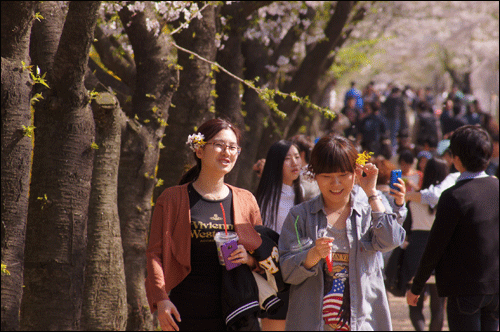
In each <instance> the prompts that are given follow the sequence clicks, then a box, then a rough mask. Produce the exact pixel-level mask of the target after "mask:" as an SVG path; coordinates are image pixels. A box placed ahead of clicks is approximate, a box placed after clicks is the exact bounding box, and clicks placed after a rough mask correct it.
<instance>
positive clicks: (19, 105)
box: [1, 1, 36, 331]
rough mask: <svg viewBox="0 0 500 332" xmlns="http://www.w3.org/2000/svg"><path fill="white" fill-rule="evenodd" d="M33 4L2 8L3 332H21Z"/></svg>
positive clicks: (30, 140)
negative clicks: (4, 270) (26, 131)
mask: <svg viewBox="0 0 500 332" xmlns="http://www.w3.org/2000/svg"><path fill="white" fill-rule="evenodd" d="M35 6H36V2H35V1H19V2H18V1H12V2H11V1H9V2H7V1H3V2H2V14H1V15H2V37H1V38H2V51H1V57H2V59H1V61H2V63H1V66H2V75H1V76H2V78H1V81H2V84H1V90H2V108H1V110H2V111H1V112H2V113H1V114H2V228H1V231H2V232H1V233H2V241H1V243H2V264H5V265H6V266H7V270H8V271H9V273H10V274H9V275H2V331H14V330H19V310H20V308H21V298H22V294H23V288H22V285H23V278H24V276H23V273H24V245H25V236H26V219H27V216H28V196H29V181H30V173H31V154H32V152H33V138H30V137H28V136H27V135H24V133H23V128H22V125H24V126H25V127H28V126H30V125H32V116H31V111H30V93H31V84H30V83H29V82H30V77H29V71H28V70H27V69H24V70H21V67H22V65H21V61H24V62H25V63H26V65H28V64H29V63H30V60H29V56H28V49H29V35H30V30H31V25H32V23H33V14H34V8H35Z"/></svg>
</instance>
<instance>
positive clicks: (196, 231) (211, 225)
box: [167, 184, 234, 328]
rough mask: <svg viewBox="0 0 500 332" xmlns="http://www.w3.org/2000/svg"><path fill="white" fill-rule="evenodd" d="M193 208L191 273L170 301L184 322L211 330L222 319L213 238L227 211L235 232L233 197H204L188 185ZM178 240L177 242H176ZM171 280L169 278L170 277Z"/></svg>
mask: <svg viewBox="0 0 500 332" xmlns="http://www.w3.org/2000/svg"><path fill="white" fill-rule="evenodd" d="M188 193H189V204H190V208H191V272H190V273H189V274H188V275H187V277H186V278H185V279H184V280H183V281H182V282H181V283H180V284H179V285H177V286H176V287H175V288H174V289H172V291H171V292H170V295H169V296H170V300H171V301H172V303H174V305H175V306H176V307H177V310H179V313H180V315H181V319H182V323H183V322H184V320H185V319H186V320H193V319H194V320H202V321H204V322H203V325H205V327H206V328H208V327H209V326H210V325H213V324H216V322H218V321H219V320H221V319H222V309H221V288H220V287H221V278H222V276H221V271H222V270H221V265H220V264H219V260H218V256H217V247H216V245H215V241H214V236H215V234H216V233H217V232H224V213H223V211H222V207H221V203H222V206H223V208H224V212H225V217H226V224H227V227H228V231H234V223H233V213H232V210H233V206H232V205H233V199H232V198H233V195H232V192H231V191H230V192H229V195H228V196H226V197H225V198H223V199H221V200H208V199H205V198H203V197H202V196H201V195H200V194H199V193H198V192H197V191H196V190H195V189H194V188H193V185H192V184H189V185H188ZM175 240H176V239H174V241H175ZM167 277H168V276H167Z"/></svg>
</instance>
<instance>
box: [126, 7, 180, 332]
mask: <svg viewBox="0 0 500 332" xmlns="http://www.w3.org/2000/svg"><path fill="white" fill-rule="evenodd" d="M150 6H151V4H149V3H147V5H146V9H145V11H144V12H136V13H131V12H130V11H129V10H128V9H127V8H126V7H124V8H123V9H122V10H120V12H119V16H120V19H121V21H122V23H123V26H124V27H125V31H126V33H127V35H128V37H129V40H130V42H131V44H132V48H133V50H134V60H135V62H136V70H137V72H136V84H135V86H136V88H135V91H134V94H133V97H132V108H133V113H134V114H136V115H137V119H139V120H137V119H135V118H133V119H130V120H129V121H128V123H127V125H126V128H125V130H124V131H123V132H122V144H121V154H120V167H119V172H118V213H119V216H120V228H121V235H122V244H123V256H124V264H125V276H126V281H127V303H128V308H129V312H128V321H127V330H152V329H153V320H152V315H151V314H150V310H149V305H148V302H147V299H146V291H145V285H144V280H145V277H146V275H145V274H146V245H147V238H148V231H149V224H150V218H151V204H152V202H151V200H152V196H153V188H154V186H155V183H156V181H155V168H156V166H157V165H158V159H159V151H160V149H159V143H160V140H161V138H162V136H163V133H164V131H165V127H164V125H165V124H166V120H167V116H168V111H169V107H170V103H171V100H172V95H173V93H174V91H175V89H176V88H177V86H178V77H177V73H176V71H175V69H174V67H173V66H172V68H169V63H168V56H169V53H170V51H171V49H170V48H169V47H168V45H170V43H169V41H168V40H167V38H166V37H165V36H164V35H161V34H160V35H159V36H155V33H154V31H148V29H147V24H146V18H149V19H150V20H154V19H155V18H154V15H153V13H152V10H151V9H150ZM134 117H135V116H134ZM146 120H148V121H149V122H148V121H146Z"/></svg>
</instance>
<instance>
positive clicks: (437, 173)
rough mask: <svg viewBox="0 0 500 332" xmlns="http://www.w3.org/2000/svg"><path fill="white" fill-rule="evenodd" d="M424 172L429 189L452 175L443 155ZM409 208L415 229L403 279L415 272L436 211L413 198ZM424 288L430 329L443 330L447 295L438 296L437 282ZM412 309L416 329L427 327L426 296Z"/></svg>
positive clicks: (405, 261)
mask: <svg viewBox="0 0 500 332" xmlns="http://www.w3.org/2000/svg"><path fill="white" fill-rule="evenodd" d="M422 152H424V151H422ZM425 152H427V151H425ZM427 153H428V152H427ZM423 174H424V175H423V180H422V189H427V188H429V186H430V185H434V186H435V185H438V184H439V183H440V182H441V181H443V180H444V179H445V178H446V176H447V175H448V164H447V163H446V161H444V160H443V159H439V158H432V156H431V158H430V159H429V161H428V162H427V164H426V166H425V169H424V172H423ZM409 209H410V210H411V215H412V223H411V227H410V229H411V232H410V235H409V237H408V242H409V244H408V246H407V247H406V251H405V255H404V260H403V266H402V271H403V280H408V281H409V280H411V279H412V278H413V276H414V275H415V272H416V270H417V267H418V263H419V261H420V258H421V257H422V254H423V252H424V249H425V246H426V244H427V239H428V237H429V234H430V230H431V227H432V223H433V222H434V217H435V214H436V211H435V209H433V208H430V207H429V206H428V205H427V204H422V203H418V202H412V203H411V204H410V205H409ZM424 292H426V293H428V294H430V309H431V320H430V324H429V331H441V329H442V328H443V321H444V304H445V301H446V299H445V298H442V297H439V296H438V293H437V287H436V284H435V282H429V283H427V284H426V286H425V290H424ZM409 309H410V319H411V322H412V324H413V327H414V328H415V330H416V331H424V330H425V317H424V314H423V309H424V296H421V297H420V298H419V301H418V303H417V306H415V307H414V306H409Z"/></svg>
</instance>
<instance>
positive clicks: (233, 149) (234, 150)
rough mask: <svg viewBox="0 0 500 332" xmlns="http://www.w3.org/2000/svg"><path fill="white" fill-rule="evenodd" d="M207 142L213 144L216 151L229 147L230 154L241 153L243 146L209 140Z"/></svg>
mask: <svg viewBox="0 0 500 332" xmlns="http://www.w3.org/2000/svg"><path fill="white" fill-rule="evenodd" d="M207 144H213V145H214V150H215V151H216V152H222V151H226V149H228V150H229V154H232V155H235V154H239V153H240V152H241V148H240V147H239V146H237V145H228V144H226V143H224V142H207Z"/></svg>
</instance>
